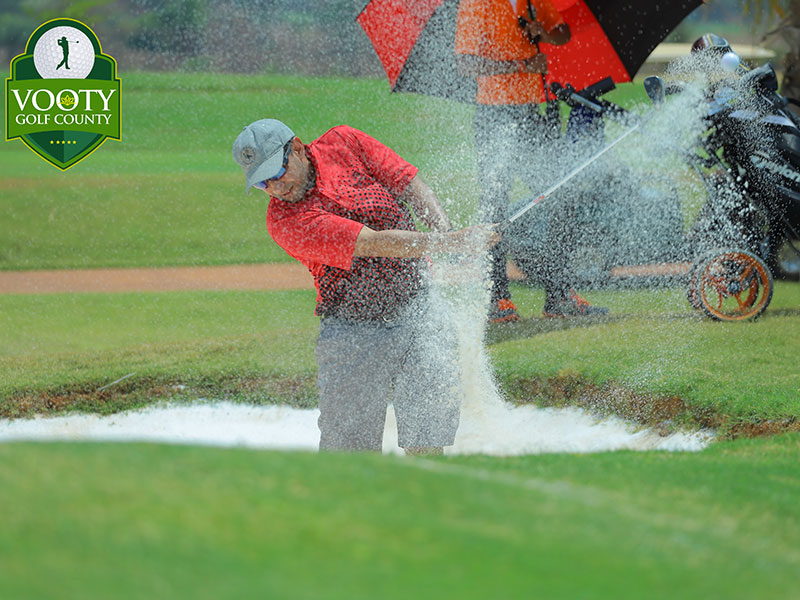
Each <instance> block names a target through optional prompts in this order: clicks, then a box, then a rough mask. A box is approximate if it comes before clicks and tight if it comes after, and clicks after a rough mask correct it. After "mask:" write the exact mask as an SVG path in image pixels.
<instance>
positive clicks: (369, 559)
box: [0, 435, 800, 600]
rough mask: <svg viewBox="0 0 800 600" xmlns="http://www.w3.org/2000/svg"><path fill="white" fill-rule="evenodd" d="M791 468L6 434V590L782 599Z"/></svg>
mask: <svg viewBox="0 0 800 600" xmlns="http://www.w3.org/2000/svg"><path fill="white" fill-rule="evenodd" d="M799 465H800V437H798V436H796V435H795V436H784V437H780V438H773V439H771V440H766V441H764V440H761V441H747V442H738V443H729V444H725V445H724V446H723V445H720V446H715V447H712V448H711V449H709V450H707V451H705V452H703V453H700V454H668V453H663V452H653V453H633V452H616V453H606V454H597V455H584V456H569V455H549V456H547V455H546V456H538V457H520V458H512V459H504V460H497V459H491V458H482V457H462V458H457V459H439V460H415V459H399V458H393V457H381V456H375V455H336V454H323V455H315V454H302V453H301V454H295V453H269V452H254V451H246V450H238V449H229V450H221V449H208V448H188V447H168V446H157V445H109V444H5V445H2V446H0V486H2V489H3V494H2V495H0V510H2V512H3V514H4V515H5V517H4V525H3V527H2V528H1V529H0V561H2V564H3V569H2V571H0V596H2V597H4V598H15V599H19V600H24V599H28V598H31V599H33V598H56V597H57V598H60V599H63V600H68V599H70V598H85V597H86V596H87V594H89V595H91V596H93V597H105V598H112V597H113V598H118V599H124V598H145V597H146V598H154V597H155V598H192V599H201V598H214V599H216V598H244V597H247V598H252V597H262V598H329V599H335V598H342V599H345V598H347V599H354V598H387V599H389V598H397V599H404V598H409V597H414V598H437V599H441V598H458V599H464V600H466V599H469V598H481V599H483V598H586V599H594V598H597V599H602V598H607V599H611V598H613V599H616V600H619V599H623V598H642V597H648V598H654V599H658V598H664V599H673V598H689V597H691V598H708V599H712V598H725V599H732V598H791V597H794V596H795V595H796V591H797V590H796V584H797V572H798V569H800V554H799V553H798V546H797V540H798V538H800V519H798V516H799V515H798V511H797V507H796V497H797V493H798V491H800V488H798V486H799V485H800V466H799ZM34 557H35V558H34Z"/></svg>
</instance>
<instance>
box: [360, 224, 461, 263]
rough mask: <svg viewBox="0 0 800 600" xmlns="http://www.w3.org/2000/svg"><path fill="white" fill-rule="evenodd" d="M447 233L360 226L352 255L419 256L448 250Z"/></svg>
mask: <svg viewBox="0 0 800 600" xmlns="http://www.w3.org/2000/svg"><path fill="white" fill-rule="evenodd" d="M448 242H449V239H448V234H447V233H438V232H430V233H425V232H422V231H404V230H401V229H384V230H382V231H375V230H374V229H370V228H369V227H367V226H364V227H362V228H361V231H360V232H359V234H358V237H357V238H356V246H355V249H354V250H353V255H354V256H387V257H388V256H391V257H395V258H419V257H421V256H426V255H429V254H436V253H440V252H450V251H451V250H450V248H449V246H450V244H449V243H448Z"/></svg>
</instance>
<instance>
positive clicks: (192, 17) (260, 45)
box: [0, 0, 800, 77]
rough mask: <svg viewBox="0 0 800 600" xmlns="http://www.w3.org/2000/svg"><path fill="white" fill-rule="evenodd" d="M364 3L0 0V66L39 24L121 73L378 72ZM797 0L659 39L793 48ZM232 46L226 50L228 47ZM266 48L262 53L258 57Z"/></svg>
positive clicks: (718, 8) (722, 5) (735, 11)
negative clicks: (53, 26)
mask: <svg viewBox="0 0 800 600" xmlns="http://www.w3.org/2000/svg"><path fill="white" fill-rule="evenodd" d="M365 4H366V2H365V0H326V1H325V2H311V3H310V2H307V1H305V0H22V1H19V0H0V63H3V64H7V63H8V62H9V60H10V59H11V58H13V56H15V55H16V54H18V53H19V52H20V49H21V48H23V47H24V44H25V42H26V41H27V39H28V36H29V35H30V34H31V32H33V30H34V29H36V27H38V26H39V25H40V24H41V23H42V22H44V21H45V20H47V19H51V18H55V17H70V18H74V19H78V20H80V21H83V22H85V23H86V24H87V25H89V26H90V27H92V28H93V30H94V31H95V33H97V34H98V36H99V37H100V39H101V41H102V44H103V48H104V50H105V52H106V53H107V54H110V55H112V56H114V57H115V58H116V60H117V62H118V64H119V66H120V69H123V68H124V69H125V70H128V69H142V70H183V71H209V70H210V71H217V72H229V73H265V72H267V73H287V74H288V73H291V74H299V75H345V76H359V77H360V76H372V77H378V76H382V75H383V70H382V69H381V66H380V64H379V62H378V59H377V57H376V55H375V53H374V51H373V50H372V47H371V46H370V44H369V42H368V40H367V38H366V36H365V35H364V34H363V32H362V31H361V30H360V28H359V27H358V25H357V24H356V23H355V17H356V15H357V14H358V12H359V11H360V10H361V9H362V8H363V6H364V5H365ZM798 7H800V1H798V0H710V1H709V2H707V3H706V5H704V6H702V7H700V8H698V9H697V10H695V11H694V13H692V14H691V15H690V16H689V17H688V18H687V19H686V20H685V21H684V22H683V23H682V24H681V25H680V26H679V27H678V28H677V29H676V30H675V31H674V32H673V33H672V34H671V35H670V37H669V38H667V40H666V42H667V43H689V44H690V43H691V42H692V41H693V40H694V39H695V38H697V37H698V36H699V35H701V34H702V33H705V32H706V31H714V32H715V33H718V34H720V35H723V36H725V37H727V38H728V39H729V41H730V42H731V43H733V44H734V46H736V45H740V46H756V47H765V48H768V49H770V50H771V51H773V52H775V53H776V55H777V57H776V58H777V60H776V61H775V63H776V67H778V66H779V65H780V64H781V62H782V60H783V59H784V58H785V57H786V55H787V54H791V53H790V49H791V48H792V47H795V48H796V47H797V39H800V36H798V35H797V31H798V29H797V28H796V27H795V26H794V25H795V21H796V20H798V19H800V16H798V14H797V13H798V12H800V11H798V10H797V8H798ZM232 39H235V40H236V44H235V46H233V45H232V44H231V43H230V41H231V40H232ZM265 50H266V51H265Z"/></svg>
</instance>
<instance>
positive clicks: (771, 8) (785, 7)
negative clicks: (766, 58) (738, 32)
mask: <svg viewBox="0 0 800 600" xmlns="http://www.w3.org/2000/svg"><path fill="white" fill-rule="evenodd" d="M743 5H744V10H745V13H746V14H751V15H752V16H753V19H754V21H755V23H756V25H759V24H761V22H762V21H763V20H764V19H768V20H771V21H777V25H776V26H775V27H774V28H773V29H772V30H771V31H769V32H768V33H766V34H765V35H764V39H768V38H776V37H777V38H780V39H781V40H782V41H783V42H784V43H785V44H786V47H787V52H786V54H785V55H784V58H783V83H782V84H781V93H782V94H784V95H785V96H789V97H790V98H797V99H800V0H744V2H743ZM793 108H796V107H793Z"/></svg>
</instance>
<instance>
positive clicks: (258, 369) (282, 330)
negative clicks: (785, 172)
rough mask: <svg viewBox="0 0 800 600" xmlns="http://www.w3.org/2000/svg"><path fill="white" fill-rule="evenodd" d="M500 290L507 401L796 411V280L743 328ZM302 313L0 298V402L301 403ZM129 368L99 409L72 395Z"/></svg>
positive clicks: (789, 414) (157, 296)
mask: <svg viewBox="0 0 800 600" xmlns="http://www.w3.org/2000/svg"><path fill="white" fill-rule="evenodd" d="M514 297H515V299H516V300H517V302H518V305H519V307H520V310H521V312H522V315H523V316H524V317H526V320H525V321H524V322H523V323H521V324H519V325H515V326H512V327H498V328H493V329H492V330H491V331H490V332H489V337H488V339H489V341H490V342H491V347H490V350H489V352H490V356H491V358H492V360H493V363H494V365H495V367H496V371H497V375H498V378H499V380H500V381H501V382H502V383H503V385H504V386H505V388H506V389H507V390H508V391H509V393H510V394H511V398H512V399H514V400H517V401H536V402H544V403H545V404H546V403H547V402H548V399H547V398H541V397H530V396H528V395H526V394H527V393H528V392H527V391H526V388H525V386H523V387H522V389H521V388H520V386H519V385H518V384H519V382H524V381H527V380H535V381H547V380H548V379H551V378H557V377H563V376H565V375H568V376H579V377H581V378H583V379H585V380H586V381H588V382H591V383H593V384H597V385H603V384H615V385H621V386H623V387H624V388H626V389H630V390H635V391H638V392H642V393H650V394H656V395H661V396H677V397H679V398H681V399H683V400H684V401H686V402H687V404H688V405H689V407H691V408H693V409H704V410H710V411H712V412H713V413H715V414H719V415H723V416H724V417H726V418H727V419H729V420H730V421H731V422H733V423H739V422H743V423H758V422H763V421H769V420H774V419H782V420H787V419H788V420H792V419H796V418H797V417H798V416H800V393H798V392H799V391H800V376H798V373H797V370H796V369H795V368H793V365H794V364H795V362H796V357H797V356H798V354H799V353H800V336H797V335H790V332H792V331H797V330H798V326H797V318H798V316H800V310H798V306H800V284H796V283H784V282H779V283H778V284H777V286H776V291H775V295H774V300H773V303H772V305H771V307H770V309H768V311H767V312H766V314H765V315H764V316H763V317H762V318H761V319H759V320H758V321H756V322H752V323H716V322H712V321H710V320H707V319H704V318H701V317H699V316H698V315H697V314H696V313H694V312H693V311H691V310H690V309H689V307H688V304H687V302H686V300H685V297H684V293H683V291H682V290H681V289H668V290H653V291H641V290H640V291H618V292H594V293H590V294H588V297H589V298H590V299H591V300H593V301H596V302H599V303H602V304H604V305H607V306H609V307H610V308H611V311H612V313H611V315H612V316H611V318H609V319H607V320H602V321H591V320H590V321H587V322H580V321H577V322H576V321H561V320H555V321H554V320H549V319H541V318H538V315H539V312H540V311H541V306H542V293H541V291H540V290H536V289H532V288H527V287H521V286H517V287H516V288H515V292H514ZM313 307H314V292H313V291H290V292H238V291H226V292H175V293H144V294H127V293H126V294H54V295H39V296H29V295H5V296H0V324H1V325H2V327H0V398H3V399H4V400H0V410H2V411H3V413H4V414H6V415H15V414H19V413H20V411H22V414H25V412H26V411H24V410H22V409H20V402H19V400H18V399H19V398H20V396H30V395H31V394H33V395H34V396H36V395H39V396H41V395H63V394H73V395H75V396H76V399H77V403H76V404H74V405H72V404H68V406H67V408H72V409H80V410H86V409H87V408H88V409H91V410H99V411H101V412H113V411H114V410H119V409H122V408H125V407H126V406H128V405H129V403H133V404H135V405H138V404H140V403H142V402H146V401H152V400H153V397H154V396H157V395H158V394H159V393H161V394H164V393H168V394H172V393H173V392H172V391H171V390H172V388H173V386H176V385H182V386H186V388H187V389H185V390H184V392H183V393H182V394H180V396H181V397H185V398H192V397H200V396H207V395H211V396H212V397H228V396H229V395H231V394H233V395H238V396H240V398H241V399H244V400H257V401H268V402H275V401H282V402H292V401H293V399H292V397H291V394H292V393H295V392H298V391H299V392H302V394H301V396H302V397H301V398H300V399H299V400H297V399H295V400H294V401H295V402H297V401H300V402H302V403H307V402H309V401H310V402H313V395H314V392H313V390H309V387H311V386H312V385H313V374H314V371H315V365H314V357H313V345H314V340H315V337H316V331H317V318H316V317H315V316H314V315H313ZM766 349H768V350H766ZM130 373H134V375H133V376H132V377H130V378H128V379H127V380H126V381H125V383H124V384H120V385H119V386H118V387H116V388H114V390H112V391H113V394H112V397H113V395H114V394H116V395H119V396H121V397H120V398H117V399H112V401H111V403H110V404H103V403H99V402H94V403H90V404H87V403H86V398H85V397H84V396H81V394H84V395H85V394H87V393H91V392H94V391H95V390H97V389H98V388H101V387H103V386H105V385H107V384H109V383H111V382H112V381H115V380H116V379H118V378H119V377H123V376H125V375H128V374H130ZM298 378H299V379H301V380H303V381H306V382H307V385H304V386H301V388H300V390H296V389H294V388H292V387H291V386H290V387H289V389H287V390H285V393H277V392H276V391H275V387H276V386H277V388H281V385H282V384H281V382H285V381H288V380H296V379H298ZM254 381H258V382H261V384H262V387H264V389H265V390H266V391H261V392H259V391H258V387H259V386H258V385H255V386H254V383H253V382H254ZM270 382H271V383H270ZM270 385H272V387H271V388H270ZM164 386H167V389H166V392H165V391H164ZM148 390H150V391H148ZM153 390H155V391H153ZM126 395H127V396H126ZM93 397H94V396H92V398H93ZM573 400H574V399H573ZM23 404H24V403H23ZM40 408H41V405H40V404H39V403H33V404H30V406H29V410H38V409H40ZM61 408H64V407H63V406H61V405H60V404H58V403H57V404H56V406H55V409H57V410H58V409H61Z"/></svg>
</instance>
